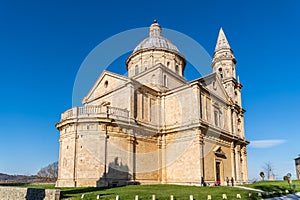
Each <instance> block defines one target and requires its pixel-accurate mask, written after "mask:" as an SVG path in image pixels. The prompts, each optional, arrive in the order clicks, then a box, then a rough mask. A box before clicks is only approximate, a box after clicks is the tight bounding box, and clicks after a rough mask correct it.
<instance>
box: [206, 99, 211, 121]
mask: <svg viewBox="0 0 300 200" xmlns="http://www.w3.org/2000/svg"><path fill="white" fill-rule="evenodd" d="M210 112H211V109H210V99H209V98H208V97H207V98H206V119H207V121H210Z"/></svg>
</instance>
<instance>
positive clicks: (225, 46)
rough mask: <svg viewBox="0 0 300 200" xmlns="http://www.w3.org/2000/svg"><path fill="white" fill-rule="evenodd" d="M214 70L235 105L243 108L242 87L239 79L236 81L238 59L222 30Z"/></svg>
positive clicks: (214, 58)
mask: <svg viewBox="0 0 300 200" xmlns="http://www.w3.org/2000/svg"><path fill="white" fill-rule="evenodd" d="M212 68H213V72H215V73H216V74H217V75H218V77H219V78H220V80H221V81H222V83H223V86H224V88H225V90H226V92H227V94H228V95H229V97H230V98H231V99H232V100H233V102H234V104H237V105H239V106H240V107H241V106H242V105H241V104H242V103H241V88H242V85H241V84H240V83H239V78H238V80H237V79H236V59H235V57H234V54H233V51H232V49H231V47H230V45H229V43H228V40H227V38H226V36H225V33H224V31H223V29H222V28H220V31H219V35H218V39H217V44H216V47H215V52H214V57H213V61H212Z"/></svg>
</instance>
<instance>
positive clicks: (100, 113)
mask: <svg viewBox="0 0 300 200" xmlns="http://www.w3.org/2000/svg"><path fill="white" fill-rule="evenodd" d="M107 115H108V116H109V117H110V118H113V119H128V118H129V111H128V110H127V109H122V108H117V107H111V106H99V105H98V106H81V107H73V108H71V109H69V110H66V111H65V112H63V113H62V114H61V121H63V120H67V119H74V118H83V117H88V116H94V117H100V118H106V117H107Z"/></svg>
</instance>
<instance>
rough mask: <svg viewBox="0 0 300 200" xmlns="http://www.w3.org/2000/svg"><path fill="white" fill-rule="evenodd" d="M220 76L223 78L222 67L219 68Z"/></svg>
mask: <svg viewBox="0 0 300 200" xmlns="http://www.w3.org/2000/svg"><path fill="white" fill-rule="evenodd" d="M219 73H220V77H221V78H223V71H222V68H219Z"/></svg>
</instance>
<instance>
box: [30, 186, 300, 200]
mask: <svg viewBox="0 0 300 200" xmlns="http://www.w3.org/2000/svg"><path fill="white" fill-rule="evenodd" d="M292 184H295V185H296V189H295V190H292V189H291V188H290V187H289V185H288V184H287V182H286V181H264V182H256V183H252V184H247V185H243V186H246V187H250V188H255V189H261V190H264V191H269V192H272V191H276V193H275V194H268V193H263V194H262V197H263V198H266V197H273V196H280V195H282V194H281V193H280V191H283V192H284V191H285V190H286V189H288V190H289V191H290V192H296V191H300V181H293V183H292ZM27 187H34V188H48V189H53V188H55V187H54V185H34V186H32V185H31V186H27ZM59 189H60V191H61V199H70V200H73V199H75V200H76V199H81V195H82V194H85V198H84V199H86V200H88V199H96V197H97V195H100V199H106V200H115V199H116V195H119V196H120V200H123V199H125V200H130V199H132V200H134V198H135V195H139V200H146V199H147V200H151V199H152V194H155V195H156V199H157V200H169V199H170V195H173V196H174V199H176V200H189V196H190V195H193V197H194V199H195V200H200V199H201V200H206V199H207V195H211V197H212V200H221V199H222V194H226V195H227V198H228V199H237V198H236V195H237V194H240V195H241V197H242V199H257V193H255V192H253V191H248V190H244V189H239V188H235V187H225V186H223V187H222V186H221V187H196V186H179V185H130V186H125V187H115V188H93V187H85V188H59ZM249 193H251V194H252V195H251V197H249Z"/></svg>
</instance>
